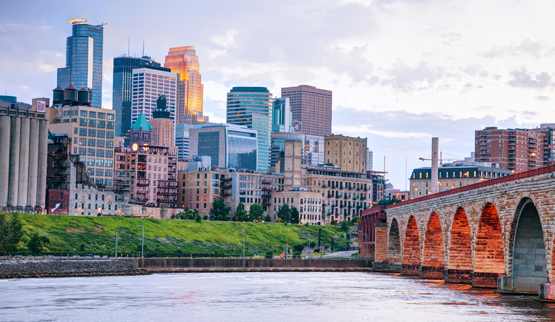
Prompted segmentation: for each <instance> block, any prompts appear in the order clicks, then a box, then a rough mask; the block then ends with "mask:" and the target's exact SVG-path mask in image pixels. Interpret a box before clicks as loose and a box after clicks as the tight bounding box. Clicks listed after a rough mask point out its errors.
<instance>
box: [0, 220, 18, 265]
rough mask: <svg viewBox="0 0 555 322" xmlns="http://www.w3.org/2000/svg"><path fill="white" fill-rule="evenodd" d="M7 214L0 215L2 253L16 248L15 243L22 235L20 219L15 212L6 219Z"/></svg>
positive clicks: (7, 252)
mask: <svg viewBox="0 0 555 322" xmlns="http://www.w3.org/2000/svg"><path fill="white" fill-rule="evenodd" d="M7 217H8V216H7V215H0V249H2V250H4V255H7V254H9V253H10V252H11V251H14V250H16V248H17V243H19V241H20V240H21V237H22V236H23V231H22V230H21V228H22V225H21V221H20V220H19V217H18V216H17V214H13V215H11V217H10V219H9V220H8V218H7Z"/></svg>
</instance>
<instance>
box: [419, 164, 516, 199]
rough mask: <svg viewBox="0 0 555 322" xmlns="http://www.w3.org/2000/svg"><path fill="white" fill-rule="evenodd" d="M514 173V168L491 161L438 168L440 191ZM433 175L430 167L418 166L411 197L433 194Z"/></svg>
mask: <svg viewBox="0 0 555 322" xmlns="http://www.w3.org/2000/svg"><path fill="white" fill-rule="evenodd" d="M511 174H513V171H512V170H507V169H503V168H499V167H494V166H492V165H490V164H489V163H486V164H484V163H482V164H479V163H478V164H474V165H465V164H462V165H461V164H457V163H454V164H446V165H443V166H441V167H439V168H438V184H437V186H438V192H442V191H448V190H452V189H456V188H460V187H465V186H468V185H472V184H475V183H479V182H482V181H485V180H490V179H495V178H501V177H505V176H508V175H511ZM431 184H432V175H431V168H430V167H423V168H417V169H414V170H413V171H412V174H411V176H410V198H411V199H414V198H418V197H422V196H426V195H428V194H431V193H432V191H431Z"/></svg>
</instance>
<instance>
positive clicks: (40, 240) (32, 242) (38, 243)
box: [27, 233, 85, 255]
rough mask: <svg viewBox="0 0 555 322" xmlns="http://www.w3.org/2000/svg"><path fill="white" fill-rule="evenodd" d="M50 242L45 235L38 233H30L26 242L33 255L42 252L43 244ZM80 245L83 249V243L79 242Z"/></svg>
mask: <svg viewBox="0 0 555 322" xmlns="http://www.w3.org/2000/svg"><path fill="white" fill-rule="evenodd" d="M48 243H50V240H49V239H48V237H46V236H40V235H39V234H38V233H33V234H32V235H31V238H30V239H29V242H27V248H28V249H29V251H30V252H31V253H32V254H34V255H38V254H40V253H42V249H43V247H44V245H45V244H48ZM81 246H83V247H82V248H83V250H82V251H84V250H85V249H84V248H85V247H84V246H85V245H84V244H81Z"/></svg>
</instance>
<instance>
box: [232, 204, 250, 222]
mask: <svg viewBox="0 0 555 322" xmlns="http://www.w3.org/2000/svg"><path fill="white" fill-rule="evenodd" d="M247 217H248V213H247V211H246V210H245V204H244V203H243V202H239V204H238V205H237V209H235V214H234V215H233V221H248V220H247Z"/></svg>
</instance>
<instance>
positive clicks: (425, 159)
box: [418, 151, 460, 166]
mask: <svg viewBox="0 0 555 322" xmlns="http://www.w3.org/2000/svg"><path fill="white" fill-rule="evenodd" d="M418 160H420V161H432V159H427V158H422V157H420V158H418ZM459 160H460V159H458V158H447V159H444V158H443V152H442V151H440V152H439V165H440V166H442V165H443V161H459Z"/></svg>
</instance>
